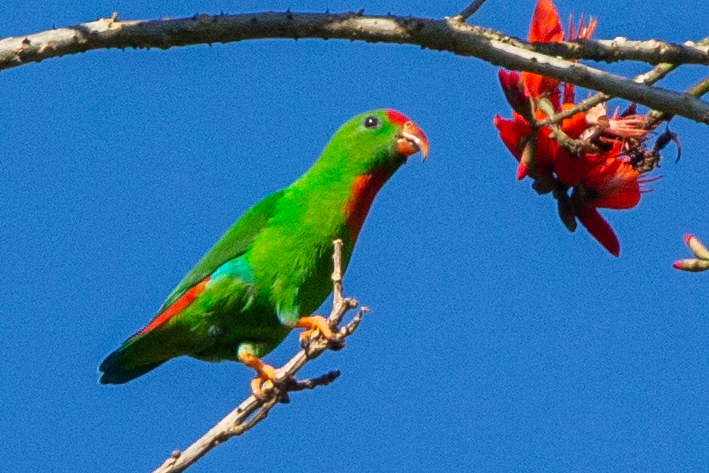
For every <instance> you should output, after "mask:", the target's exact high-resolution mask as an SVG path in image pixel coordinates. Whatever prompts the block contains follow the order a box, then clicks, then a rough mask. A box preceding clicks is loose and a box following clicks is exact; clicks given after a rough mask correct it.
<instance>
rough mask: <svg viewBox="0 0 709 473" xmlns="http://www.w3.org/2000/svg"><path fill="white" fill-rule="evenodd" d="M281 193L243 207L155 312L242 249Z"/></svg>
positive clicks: (268, 216) (266, 219)
mask: <svg viewBox="0 0 709 473" xmlns="http://www.w3.org/2000/svg"><path fill="white" fill-rule="evenodd" d="M282 196H283V190H280V191H277V192H274V193H273V194H271V195H269V196H268V197H266V198H265V199H263V200H262V201H261V202H259V203H258V204H256V205H254V206H253V207H251V208H250V209H249V210H247V211H246V213H245V214H244V215H242V216H241V218H240V219H239V220H237V221H236V223H235V224H234V225H232V227H231V228H230V229H229V230H227V232H226V233H225V234H224V235H223V236H222V237H221V238H220V239H219V241H218V242H217V243H216V244H215V245H214V246H213V247H212V249H211V250H209V251H208V252H207V254H205V255H204V256H203V257H202V259H201V260H200V261H199V262H198V263H197V264H196V265H195V267H194V268H192V270H191V271H190V272H189V273H187V275H186V276H185V277H184V278H183V279H182V281H180V284H178V285H177V287H176V288H175V289H174V290H173V291H172V292H171V293H170V295H169V296H167V300H165V302H164V303H163V305H162V307H160V310H159V311H158V314H159V313H161V312H163V311H164V310H165V309H167V308H168V307H170V305H172V303H173V302H175V301H176V300H177V299H179V298H180V296H182V294H184V293H185V292H186V291H187V290H188V289H189V288H191V287H192V286H194V285H195V284H197V283H198V282H200V281H201V280H202V279H204V278H206V277H207V276H209V275H210V274H212V273H213V272H214V271H215V270H216V269H217V268H218V267H220V266H221V265H222V264H224V263H226V262H227V261H229V260H231V259H234V258H236V257H238V256H239V255H241V254H243V253H244V252H246V250H248V249H249V246H250V245H251V243H252V242H253V241H254V238H256V235H258V234H259V233H261V231H262V230H263V229H264V228H265V227H266V226H267V225H268V222H269V221H270V220H271V217H273V215H274V214H275V213H276V210H277V207H278V201H279V200H280V198H281V197H282Z"/></svg>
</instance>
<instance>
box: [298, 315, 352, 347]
mask: <svg viewBox="0 0 709 473" xmlns="http://www.w3.org/2000/svg"><path fill="white" fill-rule="evenodd" d="M295 327H297V328H304V329H306V330H305V331H303V332H302V333H301V334H300V335H299V339H300V346H301V347H303V348H307V347H308V346H309V345H310V339H311V337H312V336H313V334H314V333H315V332H316V331H319V332H320V333H321V334H322V336H323V337H324V338H325V339H326V340H327V342H328V347H329V348H330V349H331V350H335V351H337V350H341V349H342V348H344V347H345V341H344V340H343V339H342V338H341V337H340V335H339V334H337V333H335V332H333V330H332V328H331V327H330V324H329V323H328V321H327V319H326V318H325V317H323V316H322V315H313V316H311V317H301V318H300V319H298V322H297V323H296V325H295Z"/></svg>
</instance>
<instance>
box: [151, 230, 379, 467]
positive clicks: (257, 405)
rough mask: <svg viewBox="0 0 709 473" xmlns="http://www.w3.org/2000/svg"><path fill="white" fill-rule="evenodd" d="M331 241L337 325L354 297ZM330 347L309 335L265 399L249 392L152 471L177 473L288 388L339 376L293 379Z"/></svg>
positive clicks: (284, 396)
mask: <svg viewBox="0 0 709 473" xmlns="http://www.w3.org/2000/svg"><path fill="white" fill-rule="evenodd" d="M334 245H335V251H334V255H333V261H334V272H333V274H332V283H333V306H332V311H331V312H330V316H329V317H328V322H329V323H330V325H331V326H333V327H337V326H338V325H339V324H340V322H341V321H342V318H343V317H344V316H345V314H346V313H347V312H348V311H349V310H351V309H354V308H356V307H357V301H356V300H354V299H351V298H345V297H343V296H342V262H341V261H342V241H341V240H336V241H335V242H334ZM367 311H368V309H367V308H366V307H362V308H360V309H359V311H358V312H357V314H356V315H355V316H354V318H352V320H350V321H349V322H348V323H347V324H345V325H344V326H343V327H341V328H340V329H339V331H338V332H337V333H338V335H339V336H340V337H341V338H342V339H345V338H346V337H349V336H350V335H352V334H353V333H354V332H355V330H357V327H358V326H359V324H360V322H361V321H362V316H363V314H364V313H365V312H367ZM329 348H330V346H329V343H328V341H327V340H326V339H325V338H323V337H322V335H320V334H318V336H316V337H314V338H311V340H310V343H309V345H308V346H307V347H306V348H304V349H302V350H300V351H299V352H298V353H297V354H296V355H295V356H294V357H293V358H291V360H290V361H288V363H286V364H285V365H283V366H282V367H281V368H279V369H278V370H277V373H278V377H277V379H276V382H275V384H274V385H273V386H271V387H270V388H266V389H265V392H266V393H267V395H268V396H269V397H268V399H267V400H266V401H263V402H262V401H260V400H258V399H257V398H256V397H255V396H253V395H251V396H249V397H248V398H247V399H246V400H245V401H244V402H242V403H241V404H240V405H239V406H238V407H237V408H236V409H234V410H233V411H231V412H230V413H229V414H228V415H227V416H226V417H224V418H223V419H222V420H221V421H219V422H218V423H217V424H216V425H215V426H214V427H212V428H211V429H210V430H209V431H208V432H207V433H206V434H204V435H203V436H202V437H201V438H200V439H199V440H197V441H196V442H194V443H193V444H192V445H190V446H189V447H188V448H187V449H185V450H184V451H183V452H179V451H177V450H176V451H174V452H173V453H172V455H171V456H170V458H168V459H167V460H165V462H164V463H163V464H162V465H161V466H160V467H159V468H157V469H156V470H154V471H153V473H179V472H182V471H184V470H186V469H187V468H188V467H189V466H191V465H192V464H194V463H195V462H196V461H197V460H199V459H200V458H202V457H203V456H204V455H205V454H206V453H207V452H209V451H210V450H211V449H213V448H214V447H216V446H217V445H219V444H221V443H223V442H225V441H227V440H229V439H230V438H231V437H235V436H238V435H241V434H243V433H244V432H247V431H248V430H250V429H251V428H253V427H254V426H255V425H256V424H258V423H259V422H261V421H262V420H264V419H265V418H266V416H267V415H268V412H269V411H270V410H271V409H272V408H273V407H274V406H275V405H276V404H277V403H278V402H279V401H280V402H288V393H289V392H295V391H302V390H304V389H313V388H315V387H317V386H325V385H327V384H329V383H331V382H332V381H334V380H335V379H336V378H337V377H338V376H339V372H337V371H332V372H330V373H327V374H325V375H323V376H320V377H318V378H314V379H309V380H303V381H295V379H294V375H295V374H296V373H297V372H298V371H299V370H300V369H301V368H302V367H303V366H305V364H306V363H307V362H308V361H310V360H313V359H315V358H317V357H318V356H320V355H321V354H322V353H323V352H325V351H327V350H328V349H329Z"/></svg>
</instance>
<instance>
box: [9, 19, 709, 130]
mask: <svg viewBox="0 0 709 473" xmlns="http://www.w3.org/2000/svg"><path fill="white" fill-rule="evenodd" d="M263 38H294V39H298V38H320V39H348V40H351V41H356V40H358V41H367V42H385V43H397V44H414V45H419V46H421V47H423V48H428V49H433V50H438V51H449V52H452V53H454V54H457V55H461V56H473V57H477V58H479V59H482V60H484V61H487V62H489V63H491V64H494V65H498V66H502V67H505V68H507V69H510V70H526V71H529V72H533V73H536V74H540V75H544V76H546V77H553V78H555V79H558V80H560V81H563V82H568V83H571V84H575V85H577V86H580V87H584V88H587V89H592V90H597V91H600V92H603V93H606V94H608V95H611V96H615V97H621V98H624V99H626V100H629V101H632V102H637V103H640V104H643V105H645V106H647V107H648V108H651V109H653V110H661V111H664V112H667V113H671V114H674V115H680V116H683V117H686V118H688V119H690V120H694V121H697V122H701V123H707V124H709V105H708V104H706V103H705V102H703V101H701V100H699V99H697V98H694V97H691V96H687V95H685V94H681V93H677V92H671V91H668V90H664V89H660V88H657V87H648V86H645V85H641V84H638V83H636V82H633V81H632V80H630V79H627V78H624V77H621V76H617V75H613V74H610V73H606V72H603V71H601V70H598V69H594V68H591V67H588V66H585V65H582V64H578V63H575V62H570V61H565V60H562V59H557V58H554V57H550V56H546V55H544V54H542V53H544V52H547V53H550V54H552V55H558V54H564V55H567V54H568V55H569V56H570V57H573V58H575V59H581V58H583V59H596V60H614V61H616V60H621V59H633V60H643V61H645V62H649V63H658V62H663V63H675V64H677V63H680V62H683V63H701V64H709V55H708V54H707V46H706V45H702V46H696V45H693V43H687V44H688V45H684V46H682V45H671V44H667V43H662V42H659V41H654V40H653V41H645V42H632V41H628V40H624V39H623V40H622V41H621V40H620V39H616V40H613V41H610V42H593V41H588V40H584V41H576V42H568V43H543V44H542V43H537V44H529V43H526V42H524V41H522V40H519V39H517V38H514V37H510V36H506V35H503V34H501V33H498V32H495V31H492V30H487V29H483V28H480V27H474V26H469V25H467V24H465V23H462V22H460V21H457V20H454V19H443V20H430V19H424V18H414V17H397V16H368V15H367V16H365V15H364V14H355V13H346V14H329V13H324V14H314V13H290V12H286V13H256V14H241V15H216V16H210V15H196V16H194V17H192V18H182V19H174V20H173V19H164V20H154V21H123V22H121V21H118V20H117V19H116V18H115V16H114V18H111V19H101V20H97V21H94V22H91V23H83V24H80V25H77V26H74V27H70V28H60V29H56V30H50V31H44V32H41V33H37V34H33V35H29V36H26V37H24V38H6V39H4V40H0V70H3V69H9V68H11V67H16V66H19V65H22V64H26V63H28V62H37V61H42V60H44V59H48V58H51V57H58V56H62V55H65V54H74V53H78V52H84V51H89V50H92V49H102V48H127V47H132V48H151V47H157V48H163V49H167V48H170V47H174V46H187V45H191V44H211V43H216V42H222V43H227V42H233V41H242V40H247V39H263Z"/></svg>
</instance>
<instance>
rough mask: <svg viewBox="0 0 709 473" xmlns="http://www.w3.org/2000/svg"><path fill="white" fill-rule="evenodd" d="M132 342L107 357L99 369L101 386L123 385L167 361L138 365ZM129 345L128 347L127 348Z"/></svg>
mask: <svg viewBox="0 0 709 473" xmlns="http://www.w3.org/2000/svg"><path fill="white" fill-rule="evenodd" d="M129 342H130V340H129V341H128V342H126V343H124V344H123V346H121V347H120V348H119V349H118V350H116V351H114V352H113V353H111V354H110V355H108V356H107V357H106V359H105V360H103V362H102V363H101V365H100V366H99V367H98V370H99V371H100V372H101V378H99V380H98V381H99V383H101V384H123V383H127V382H128V381H130V380H133V379H135V378H137V377H138V376H142V375H144V374H145V373H147V372H148V371H150V370H152V369H155V368H157V367H158V366H160V365H162V364H163V363H165V362H166V361H167V359H165V360H162V361H153V362H148V363H143V364H136V363H135V362H134V360H133V359H132V358H133V357H131V351H132V350H131V347H132V345H128V343H129ZM126 345H127V346H126Z"/></svg>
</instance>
